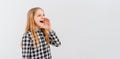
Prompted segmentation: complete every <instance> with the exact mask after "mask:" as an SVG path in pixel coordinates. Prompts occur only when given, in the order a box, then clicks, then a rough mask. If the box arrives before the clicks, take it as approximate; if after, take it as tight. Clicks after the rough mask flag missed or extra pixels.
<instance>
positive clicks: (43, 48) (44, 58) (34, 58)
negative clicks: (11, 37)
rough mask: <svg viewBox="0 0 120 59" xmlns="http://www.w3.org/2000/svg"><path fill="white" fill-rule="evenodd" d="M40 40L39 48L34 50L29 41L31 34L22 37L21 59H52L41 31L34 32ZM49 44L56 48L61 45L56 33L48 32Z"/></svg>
mask: <svg viewBox="0 0 120 59" xmlns="http://www.w3.org/2000/svg"><path fill="white" fill-rule="evenodd" d="M35 32H36V33H37V35H38V38H39V39H40V46H39V47H37V48H34V45H33V43H32V42H33V41H32V40H31V32H27V33H25V34H24V35H23V36H22V59H52V56H51V50H50V46H49V45H48V44H47V43H46V41H45V37H44V34H43V32H42V31H41V30H36V31H35ZM49 34H50V37H49V42H50V44H51V45H54V46H56V47H58V46H60V45H61V42H60V41H59V39H58V37H57V35H56V33H55V32H54V31H53V30H52V31H51V32H49Z"/></svg>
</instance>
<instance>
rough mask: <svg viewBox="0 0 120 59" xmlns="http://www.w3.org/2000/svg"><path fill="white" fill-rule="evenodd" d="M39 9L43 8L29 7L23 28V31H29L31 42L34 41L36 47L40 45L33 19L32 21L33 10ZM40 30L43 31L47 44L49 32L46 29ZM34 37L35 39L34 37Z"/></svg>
mask: <svg viewBox="0 0 120 59" xmlns="http://www.w3.org/2000/svg"><path fill="white" fill-rule="evenodd" d="M38 9H40V10H43V9H42V8H40V7H34V8H31V9H30V10H29V11H28V13H27V24H26V28H25V33H26V32H31V35H32V40H33V43H34V47H38V46H39V45H40V43H39V42H40V40H39V38H38V36H37V34H36V32H35V21H34V15H35V12H36V11H37V10H38ZM42 32H43V33H44V35H45V40H46V42H47V44H48V45H49V44H50V43H49V33H48V32H47V30H46V29H42ZM34 38H35V39H34ZM21 46H22V44H21Z"/></svg>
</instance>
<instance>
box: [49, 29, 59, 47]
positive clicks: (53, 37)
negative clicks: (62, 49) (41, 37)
mask: <svg viewBox="0 0 120 59" xmlns="http://www.w3.org/2000/svg"><path fill="white" fill-rule="evenodd" d="M49 34H50V37H49V40H50V44H51V45H54V46H56V47H58V46H60V45H61V42H60V40H59V38H58V36H57V35H56V32H55V31H54V30H52V31H51V32H49Z"/></svg>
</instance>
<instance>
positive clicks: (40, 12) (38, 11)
mask: <svg viewBox="0 0 120 59" xmlns="http://www.w3.org/2000/svg"><path fill="white" fill-rule="evenodd" d="M35 14H44V11H43V10H41V9H38V10H37V11H36V12H35Z"/></svg>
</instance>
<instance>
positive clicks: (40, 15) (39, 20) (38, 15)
mask: <svg viewBox="0 0 120 59" xmlns="http://www.w3.org/2000/svg"><path fill="white" fill-rule="evenodd" d="M44 18H45V15H44V12H43V10H41V9H38V10H37V11H36V12H35V15H34V20H35V23H36V25H37V27H40V28H43V27H44V25H45V24H44Z"/></svg>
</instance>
